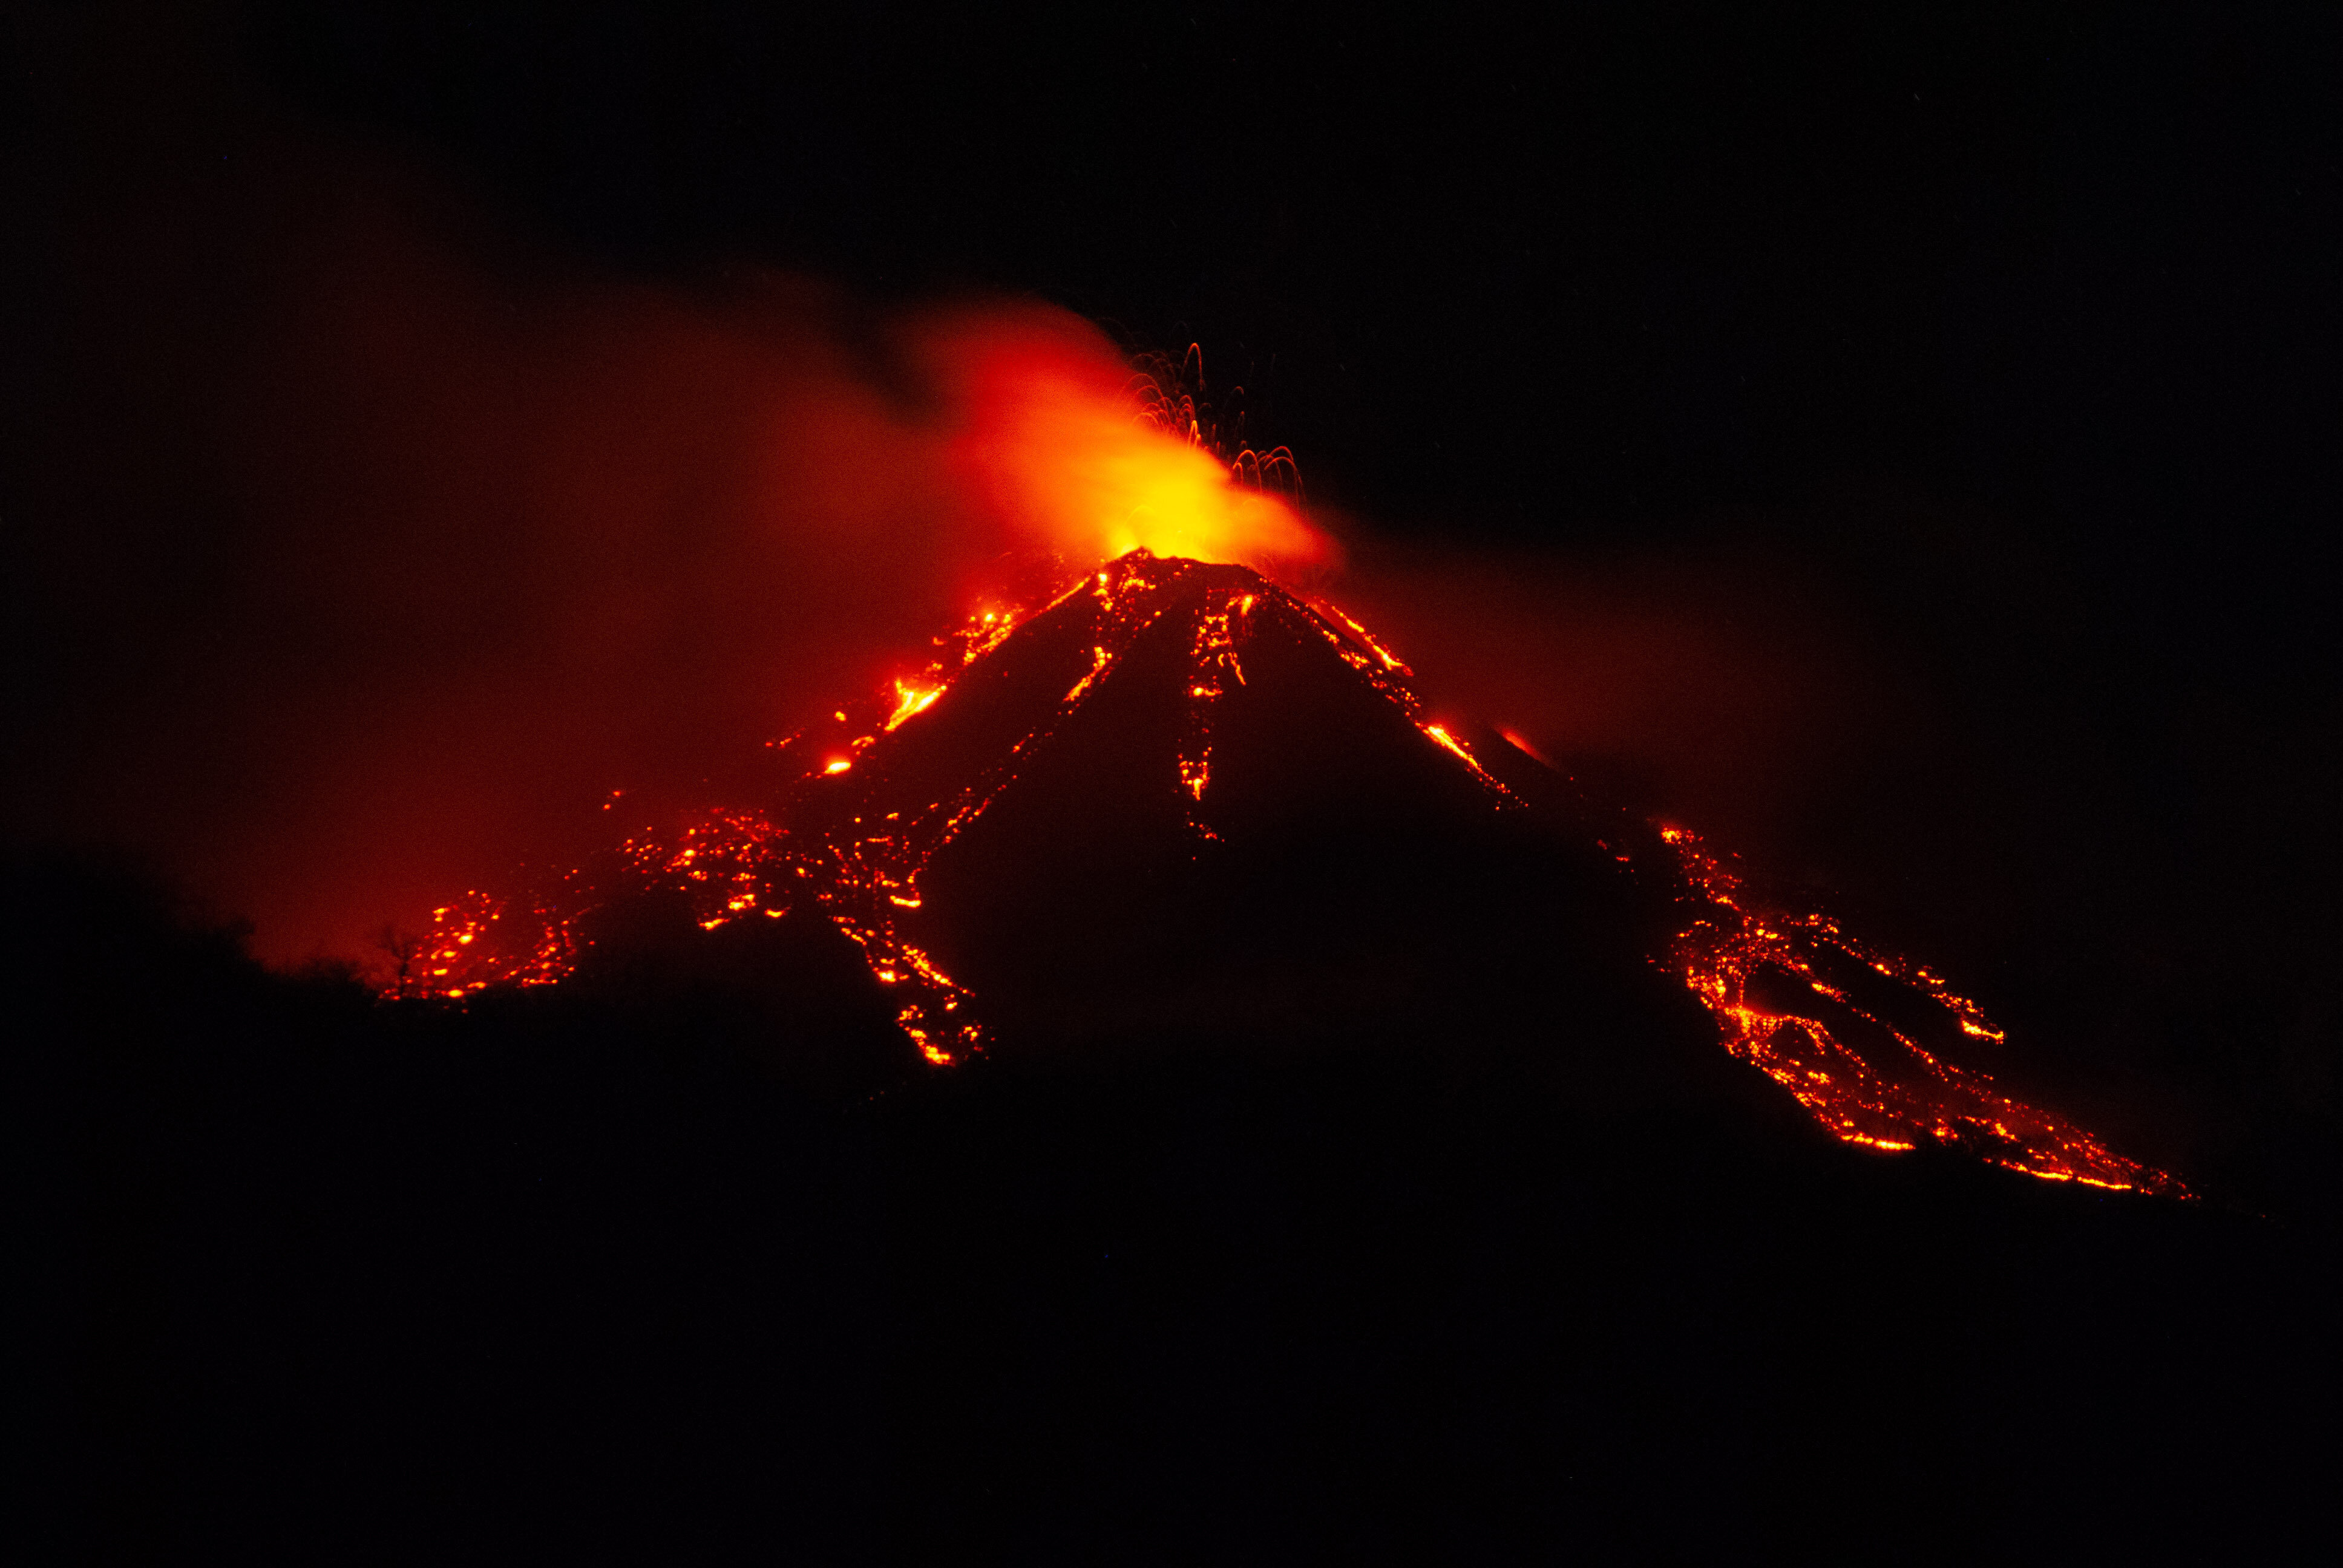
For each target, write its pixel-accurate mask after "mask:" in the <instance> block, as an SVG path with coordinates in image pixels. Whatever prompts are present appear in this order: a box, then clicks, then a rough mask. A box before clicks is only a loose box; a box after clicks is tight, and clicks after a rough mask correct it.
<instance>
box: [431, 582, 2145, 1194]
mask: <svg viewBox="0 0 2343 1568" xmlns="http://www.w3.org/2000/svg"><path fill="white" fill-rule="evenodd" d="M1410 675H1411V672H1410V671H1409V670H1408V668H1407V667H1406V666H1405V665H1403V663H1402V662H1401V661H1400V659H1399V658H1397V657H1396V656H1395V655H1393V653H1392V652H1391V651H1390V650H1388V649H1386V648H1383V647H1382V646H1381V645H1380V644H1378V643H1377V642H1376V641H1375V639H1374V638H1373V636H1372V635H1370V634H1369V633H1368V632H1367V631H1366V630H1365V628H1362V627H1360V626H1358V625H1357V624H1356V623H1355V622H1353V621H1352V620H1350V619H1349V618H1347V617H1345V616H1343V615H1342V613H1341V612H1340V611H1338V610H1336V609H1334V608H1332V607H1331V606H1328V605H1324V604H1322V603H1313V602H1311V601H1310V600H1309V599H1308V598H1304V597H1303V596H1302V595H1301V594H1299V593H1297V592H1294V591H1292V590H1290V589H1288V588H1283V587H1281V586H1279V585H1278V584H1277V583H1275V582H1273V581H1272V580H1271V579H1270V578H1266V577H1264V576H1262V575H1261V574H1260V573H1259V572H1256V571H1254V570H1252V569H1251V568H1248V567H1245V566H1241V565H1236V564H1232V563H1227V562H1222V563H1211V562H1206V561H1201V560H1196V559H1190V558H1159V557H1158V556H1156V555H1153V554H1151V553H1150V552H1149V550H1147V549H1146V548H1135V549H1132V550H1131V551H1129V552H1128V553H1126V554H1123V555H1121V556H1120V557H1118V558H1115V559H1113V560H1111V562H1108V563H1107V564H1105V565H1103V566H1101V567H1100V568H1097V569H1095V570H1092V571H1090V572H1088V573H1087V574H1086V575H1084V576H1083V577H1082V578H1081V579H1080V580H1079V581H1078V582H1076V583H1074V584H1073V585H1072V586H1071V587H1067V588H1064V589H1063V590H1062V591H1061V592H1060V593H1058V594H1057V596H1056V597H1055V598H1051V599H1050V600H1049V601H1048V602H1047V603H1046V604H1044V605H1042V606H1041V607H1040V608H1037V609H1034V610H1032V611H1031V612H1030V613H1028V612H1026V611H1024V610H1022V609H1020V608H990V609H986V610H983V611H980V612H979V613H978V614H977V615H975V616H974V617H973V618H970V621H969V622H968V623H967V624H966V625H964V626H963V627H961V628H960V629H958V630H957V631H955V632H953V633H952V634H950V636H947V637H944V638H939V639H938V653H937V657H936V658H935V659H934V661H933V662H932V663H931V664H930V666H929V667H928V668H926V669H925V670H923V671H922V672H920V674H919V675H918V676H916V677H910V678H903V679H900V680H898V681H897V682H895V683H894V685H893V686H892V688H891V689H889V690H887V691H885V692H882V693H879V694H875V695H872V696H870V697H867V698H865V699H860V700H859V701H856V702H854V703H850V704H848V705H846V706H842V707H840V708H838V709H835V710H834V711H833V712H832V714H831V715H830V719H829V721H828V722H827V723H825V724H822V725H820V726H817V727H815V728H813V729H809V730H808V731H805V732H801V733H799V734H797V735H793V736H791V737H789V739H786V740H783V741H779V742H776V743H775V744H774V745H773V746H772V747H771V748H770V749H769V767H770V769H771V772H770V785H769V789H767V790H766V792H765V793H764V795H763V797H762V798H761V799H756V800H753V801H749V802H736V803H733V804H731V805H729V806H728V807H726V808H725V809H710V810H705V811H702V812H699V813H698V814H697V815H695V816H694V817H692V818H691V819H689V820H687V821H685V822H683V823H682V824H681V825H680V826H679V828H676V829H672V830H669V831H665V832H661V831H657V830H654V829H651V828H650V827H649V826H646V827H644V828H643V829H641V830H640V831H639V832H637V833H635V834H633V835H632V836H629V837H628V838H626V839H624V840H623V842H622V843H621V844H619V845H618V847H617V848H616V849H615V850H614V851H613V852H612V853H611V854H610V855H609V856H608V857H607V858H606V859H604V860H603V861H602V862H600V863H598V864H597V865H594V866H589V867H587V868H581V869H578V870H575V871H572V872H570V873H568V875H567V876H565V877H563V878H561V879H558V880H557V882H556V883H555V884H553V885H551V886H548V887H544V888H540V889H538V890H535V891H534V892H532V893H530V894H528V895H527V896H524V897H520V898H515V899H508V900H492V899H489V898H488V897H486V896H483V895H478V894H475V895H472V896H469V897H468V898H467V899H465V900H461V901H458V902H457V903H454V904H451V905H448V906H447V907H445V908H443V909H441V910H438V911H437V918H436V923H435V926H434V928H433V930H432V931H431V933H430V934H429V936H428V938H427V940H426V941H425V942H424V943H423V944H421V946H420V949H419V950H417V952H415V953H414V954H412V955H411V956H410V958H409V960H408V962H407V964H406V966H405V968H404V970H403V973H402V975H401V976H400V978H399V980H397V987H398V988H399V989H401V990H404V991H406V992H407V993H409V994H415V995H423V996H431V997H437V998H441V999H462V998H466V997H468V996H470V995H472V994H474V993H477V992H478V991H481V990H485V989H488V988H490V987H497V986H528V985H542V984H549V983H554V982H557V981H559V980H562V979H564V978H565V977H566V976H568V974H570V973H571V972H573V971H574V970H576V969H578V967H579V966H580V965H581V964H584V963H588V962H590V961H591V958H592V954H591V947H592V941H593V939H592V937H591V936H590V935H589V934H587V932H588V928H589V927H590V926H591V923H592V917H593V916H594V915H595V914H596V913H597V911H598V910H606V909H608V908H610V907H613V906H616V905H622V904H624V903H625V902H626V901H627V900H634V899H639V898H641V897H644V896H646V895H648V894H651V893H655V892H664V893H665V894H667V895H668V896H673V895H674V894H676V893H678V892H680V893H682V894H684V895H686V896H688V898H689V900H690V902H691V907H692V914H693V918H694V919H695V920H696V921H697V923H698V924H699V926H700V927H701V928H702V929H703V930H710V931H713V930H717V929H719V928H721V927H724V926H726V925H728V924H730V923H733V922H738V921H744V920H776V921H789V920H795V921H800V922H827V923H828V924H829V925H830V926H834V927H835V929H836V930H838V931H840V932H842V933H844V935H845V936H846V937H847V938H848V939H850V940H851V941H852V943H853V944H854V945H855V947H856V948H858V949H859V950H860V953H861V955H862V957H863V959H864V960H866V961H867V963H868V965H869V968H870V973H871V974H872V976H874V977H875V979H876V980H878V981H879V982H880V984H881V985H882V986H884V987H885V988H886V989H887V990H888V992H889V993H890V995H891V996H892V997H893V998H894V999H895V1003H896V1007H897V1012H896V1018H897V1021H898V1023H899V1025H900V1029H901V1030H902V1032H903V1034H904V1035H905V1036H906V1037H908V1039H909V1040H910V1043H911V1044H912V1045H913V1046H915V1047H916V1048H917V1050H918V1051H919V1053H920V1055H921V1056H922V1057H924V1058H925V1060H927V1061H928V1062H929V1063H931V1064H934V1065H935V1066H937V1067H950V1066H952V1065H953V1064H957V1063H962V1062H965V1061H967V1060H970V1058H971V1057H974V1056H977V1055H979V1054H981V1053H983V1052H986V1051H988V1050H1001V1051H1017V1050H1043V1049H1053V1048H1067V1047H1074V1048H1079V1049H1084V1050H1113V1049H1118V1048H1119V1047H1121V1046H1123V1045H1127V1043H1128V1042H1130V1041H1131V1040H1134V1039H1147V1040H1153V1039H1164V1038H1170V1037H1173V1036H1178V1035H1180V1034H1181V1033H1182V1031H1205V1032H1210V1033H1212V1034H1213V1035H1215V1036H1216V1037H1218V1038H1222V1039H1226V1038H1229V1037H1231V1036H1232V1035H1234V1036H1237V1037H1240V1038H1243V1039H1246V1040H1254V1041H1257V1042H1258V1043H1259V1045H1260V1046H1261V1048H1262V1049H1274V1048H1275V1047H1276V1046H1277V1044H1278V1043H1279V1042H1291V1041H1292V1040H1297V1039H1301V1040H1322V1041H1325V1042H1329V1043H1333V1044H1337V1045H1339V1044H1340V1043H1341V1042H1342V1040H1345V1039H1353V1038H1366V1037H1380V1038H1391V1037H1393V1036H1395V1035H1400V1034H1405V1033H1408V1032H1411V1031H1413V1032H1415V1033H1417V1034H1419V1035H1423V1036H1424V1037H1427V1038H1433V1037H1437V1035H1438V1033H1439V1031H1473V1033H1475V1034H1481V1033H1486V1032H1488V1031H1497V1032H1500V1033H1503V1035H1505V1036H1507V1037H1509V1038H1513V1039H1517V1040H1526V1041H1528V1042H1529V1043H1530V1044H1532V1045H1533V1047H1534V1048H1537V1049H1546V1050H1551V1051H1552V1052H1553V1054H1554V1058H1555V1060H1556V1061H1557V1063H1558V1064H1559V1065H1560V1066H1561V1067H1562V1069H1563V1076H1564V1079H1565V1081H1568V1082H1570V1083H1571V1084H1573V1085H1574V1086H1576V1087H1577V1088H1578V1089H1579V1090H1580V1091H1583V1092H1584V1093H1585V1094H1587V1095H1589V1096H1594V1097H1601V1096H1616V1095H1623V1094H1624V1095H1634V1094H1645V1093H1653V1092H1669V1090H1667V1089H1666V1088H1665V1085H1667V1084H1670V1083H1678V1084H1680V1083H1681V1082H1683V1081H1685V1079H1686V1078H1687V1076H1689V1077H1693V1078H1697V1077H1699V1076H1700V1075H1701V1074H1702V1073H1704V1072H1705V1071H1708V1070H1709V1069H1708V1068H1707V1067H1706V1066H1705V1065H1704V1063H1703V1062H1700V1061H1694V1060H1690V1056H1691V1054H1693V1053H1704V1054H1705V1055H1706V1056H1708V1057H1711V1058H1714V1057H1715V1052H1716V1049H1717V1043H1718V1040H1717V1034H1715V1033H1712V1034H1709V1035H1708V1037H1707V1038H1706V1039H1705V1040H1699V1039H1694V1038H1693V1035H1694V1033H1697V1032H1701V1031H1697V1030H1686V1029H1685V1028H1684V1009H1683V1008H1682V1007H1681V1005H1680V1003H1681V1001H1682V1000H1683V999H1684V991H1685V990H1689V992H1690V993H1691V995H1692V996H1693V997H1695V998H1697V999H1698V1000H1699V1002H1700V1003H1702V1004H1704V1006H1705V1008H1706V1010H1707V1012H1708V1014H1709V1015H1710V1017H1711V1018H1712V1019H1713V1020H1714V1023H1715V1026H1716V1030H1717V1033H1721V1040H1722V1045H1723V1048H1724V1050H1725V1052H1726V1053H1729V1055H1730V1056H1731V1057H1733V1058H1735V1059H1738V1060H1740V1061H1743V1062H1745V1063H1748V1064H1749V1065H1750V1066H1752V1067H1755V1069H1757V1070H1759V1071H1761V1072H1762V1073H1764V1074H1765V1076H1766V1077H1767V1078H1769V1079H1771V1080H1772V1081H1774V1082H1775V1083H1776V1084H1778V1085H1779V1086H1780V1087H1781V1088H1782V1089H1783V1090H1785V1091H1787V1092H1788V1093H1789V1094H1791V1095H1792V1096H1793V1097H1795V1100H1796V1101H1797V1102H1798V1104H1799V1105H1801V1106H1802V1107H1804V1108H1805V1111H1807V1112H1808V1113H1809V1114H1810V1115H1811V1116H1812V1117H1813V1118H1814V1120H1815V1121H1816V1122H1818V1123H1819V1124H1820V1125H1821V1126H1822V1127H1823V1128H1825V1129H1826V1130H1827V1131H1829V1132H1830V1133H1831V1134H1833V1135H1834V1136H1835V1137H1837V1138H1838V1139H1841V1140H1843V1141H1847V1142H1851V1143H1855V1144H1860V1145H1864V1146H1866V1147H1869V1148H1872V1149H1875V1150H1881V1151H1904V1150H1910V1149H1913V1148H1915V1147H1917V1146H1920V1145H1922V1144H1924V1143H1926V1144H1936V1145H1944V1146H1951V1147H1955V1148H1959V1149H1963V1150H1966V1151H1970V1152H1972V1153H1974V1154H1975V1155H1976V1156H1977V1157H1979V1158H1981V1159H1984V1160H1986V1161H1991V1162H1993V1163H1996V1164H1999V1165H2002V1166H2005V1167H2007V1168H2009V1169H2011V1170H2015V1171H2024V1172H2026V1173H2028V1174H2031V1175H2034V1176H2037V1177H2041V1178H2045V1179H2048V1180H2055V1181H2084V1182H2088V1183H2091V1184H2093V1185H2096V1186H2100V1187H2104V1188H2110V1189H2130V1190H2139V1191H2157V1192H2166V1193H2180V1192H2182V1191H2184V1190H2183V1189H2182V1187H2181V1185H2180V1183H2179V1182H2178V1181H2176V1180H2175V1179H2174V1178H2172V1177H2171V1176H2169V1175H2167V1174H2166V1173H2164V1172H2161V1171H2156V1170H2153V1169H2150V1168H2148V1167H2146V1166H2144V1165H2141V1164H2139V1163H2137V1162H2135V1161H2129V1160H2127V1159H2125V1158H2123V1157H2121V1156H2119V1155H2117V1154H2115V1153H2114V1152H2112V1151H2109V1150H2108V1149H2107V1148H2106V1147H2105V1146H2104V1145H2103V1144H2102V1143H2100V1142H2099V1141H2097V1139H2095V1138H2093V1137H2092V1136H2091V1135H2090V1134H2088V1133H2087V1132H2085V1131H2083V1130H2082V1129H2080V1128H2078V1127H2077V1126H2075V1125H2073V1124H2072V1123H2071V1122H2068V1121H2065V1120H2063V1119H2061V1118H2060V1117H2058V1116H2056V1115H2055V1114H2052V1113H2050V1112H2048V1111H2042V1110H2038V1109H2036V1108H2034V1107H2031V1106H2027V1105H2025V1104H2022V1103H2020V1102H2018V1101H2016V1100H2014V1099H2012V1098H2010V1097H2008V1096H2007V1095H2005V1094H2003V1093H2001V1092H2000V1091H1998V1090H1996V1088H1995V1087H1994V1085H1993V1083H1992V1081H1990V1079H1989V1078H1988V1077H1987V1076H1986V1074H1985V1073H1984V1072H1983V1071H1982V1070H1978V1069H1977V1068H1976V1066H1974V1065H1973V1064H1970V1063H1966V1062H1964V1061H1962V1060H1960V1057H1961V1054H1962V1053H1963V1051H1964V1049H1965V1047H1966V1046H1969V1045H1973V1044H1975V1043H1976V1042H1979V1041H1996V1042H1997V1041H1999V1040H2001V1038H2002V1037H2001V1034H2000V1031H1998V1030H1996V1029H1995V1028H1994V1026H1993V1025H1992V1024H1991V1023H1990V1022H1989V1021H1987V1020H1986V1017H1985V1015H1984V1014H1983V1013H1982V1012H1981V1011H1980V1010H1979V1009H1978V1008H1977V1007H1976V1005H1975V1004H1974V1003H1972V1002H1970V1001H1969V1000H1966V999H1965V998H1963V997H1961V996H1959V995H1957V994H1956V993H1955V992H1954V991H1953V990H1951V989H1950V988H1949V987H1948V986H1947V985H1946V982H1945V981H1944V980H1942V979H1940V978H1939V977H1938V976H1937V975H1936V974H1935V973H1934V972H1933V971H1931V970H1928V969H1926V968H1924V967H1922V966H1919V965H1916V964H1912V963H1908V962H1906V961H1904V960H1899V959H1896V958H1894V957H1892V956H1890V955H1887V954H1885V953H1883V952H1880V951H1877V950H1875V949H1873V948H1871V947H1869V946H1867V945H1865V943H1863V942H1861V941H1859V940H1856V939H1855V938H1854V937H1852V936H1850V935H1848V934H1847V933H1846V932H1845V931H1844V930H1841V928H1840V927H1839V926H1838V925H1837V924H1836V923H1835V921H1833V920H1829V919H1827V918H1826V917H1824V916H1821V915H1818V914H1811V913H1806V914H1801V913H1796V912H1793V911H1789V910H1783V909H1779V908H1776V907H1774V906H1772V905H1770V904H1768V903H1767V902H1766V901H1765V900H1762V899H1760V898H1759V897H1758V896H1757V895H1756V894H1755V893H1754V892H1753V891H1752V890H1750V888H1749V887H1748V885H1747V884H1746V882H1745V879H1743V878H1741V877H1740V876H1737V875H1735V873H1733V872H1731V871H1729V870H1728V869H1726V868H1725V865H1724V864H1723V863H1721V862H1720V861H1719V860H1718V859H1715V858H1714V857H1713V856H1712V855H1711V854H1710V853H1709V852H1708V851H1706V850H1705V849H1703V848H1702V847H1701V845H1700V843H1699V841H1698V840H1697V839H1694V837H1693V836H1692V835H1691V834H1689V833H1687V832H1684V831H1683V830H1681V829H1664V828H1655V827H1654V826H1651V825H1649V824H1645V823H1642V822H1639V821H1636V820H1634V819H1632V818H1630V817H1629V816H1627V815H1626V814H1624V813H1623V812H1618V811H1615V810H1610V809H1604V807H1602V806H1601V805H1600V804H1598V803H1596V802H1593V801H1591V800H1589V799H1586V798H1585V797H1584V794H1583V793H1582V792H1581V791H1580V790H1579V789H1577V788H1576V787H1575V786H1574V784H1573V783H1572V782H1571V781H1570V780H1569V779H1565V778H1564V776H1562V775H1561V774H1559V773H1558V772H1556V771H1554V769H1550V768H1549V767H1547V766H1546V765H1544V763H1542V762H1540V761H1538V760H1537V759H1534V757H1532V756H1530V755H1529V754H1528V753H1527V751H1526V749H1525V748H1523V747H1522V746H1520V745H1518V744H1514V743H1509V742H1508V741H1507V740H1506V739H1504V738H1502V737H1500V736H1498V735H1496V734H1494V733H1488V732H1482V731H1479V730H1478V729H1474V728H1473V727H1469V726H1464V725H1461V724H1457V723H1453V722H1449V723H1442V722H1434V721H1433V718H1432V717H1431V716H1430V715H1429V714H1427V712H1426V711H1425V710H1424V709H1423V705H1422V704H1421V703H1420V701H1419V699H1417V697H1416V696H1415V695H1414V693H1413V690H1412V689H1411V686H1410V684H1409V679H1410ZM618 804H620V803H619V802H614V808H615V807H616V806H617V805H618ZM1680 988H1681V989H1680ZM1670 996H1673V997H1674V998H1676V999H1678V1000H1677V1002H1676V1003H1671V1002H1670V1001H1669V1000H1668V998H1669V997H1670ZM1694 1016H1696V1015H1694ZM1426 1031H1430V1032H1429V1033H1427V1032H1426ZM1452 1037H1454V1036H1453V1033H1452Z"/></svg>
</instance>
